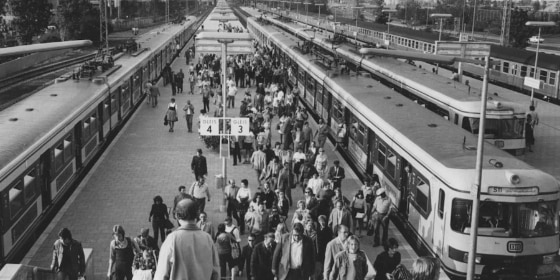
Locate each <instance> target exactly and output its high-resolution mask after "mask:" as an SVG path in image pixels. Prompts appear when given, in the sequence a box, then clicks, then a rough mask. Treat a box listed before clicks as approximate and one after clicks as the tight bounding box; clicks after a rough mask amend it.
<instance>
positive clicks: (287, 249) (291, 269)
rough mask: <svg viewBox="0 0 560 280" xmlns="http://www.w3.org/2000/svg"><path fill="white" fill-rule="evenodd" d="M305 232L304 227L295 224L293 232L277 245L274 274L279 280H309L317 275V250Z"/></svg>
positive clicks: (284, 236)
mask: <svg viewBox="0 0 560 280" xmlns="http://www.w3.org/2000/svg"><path fill="white" fill-rule="evenodd" d="M303 231H304V230H303V225H302V224H300V223H295V224H294V226H293V228H292V232H291V233H286V234H284V235H282V238H280V242H279V243H278V245H276V249H275V250H274V257H273V258H272V273H274V274H275V275H276V277H278V280H286V279H287V280H300V279H308V278H309V277H311V276H312V275H313V274H314V273H315V257H316V253H315V248H314V245H313V241H311V239H310V238H309V237H307V236H305V235H304V234H303ZM293 250H295V251H294V252H292V251H293Z"/></svg>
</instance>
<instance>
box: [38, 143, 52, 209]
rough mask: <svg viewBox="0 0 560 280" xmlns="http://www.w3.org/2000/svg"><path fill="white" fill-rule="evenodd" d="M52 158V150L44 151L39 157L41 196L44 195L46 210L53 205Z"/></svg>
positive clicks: (44, 207)
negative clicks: (51, 186) (51, 184)
mask: <svg viewBox="0 0 560 280" xmlns="http://www.w3.org/2000/svg"><path fill="white" fill-rule="evenodd" d="M51 162H52V159H51V151H50V150H47V151H46V152H44V153H43V154H42V155H41V157H40V158H39V178H40V182H39V184H40V185H41V187H40V188H41V196H42V199H43V200H42V202H43V203H42V205H43V209H42V211H43V212H44V211H45V210H46V209H47V208H49V206H50V205H51V197H52V196H51V188H50V187H49V186H50V182H51V168H52V164H51Z"/></svg>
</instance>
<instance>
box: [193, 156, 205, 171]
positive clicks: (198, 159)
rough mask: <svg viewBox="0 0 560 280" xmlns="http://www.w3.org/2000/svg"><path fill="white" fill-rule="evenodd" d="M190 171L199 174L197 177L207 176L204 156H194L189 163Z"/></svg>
mask: <svg viewBox="0 0 560 280" xmlns="http://www.w3.org/2000/svg"><path fill="white" fill-rule="evenodd" d="M191 169H192V171H193V172H194V173H195V174H199V175H206V174H208V167H207V166H206V158H205V157H204V156H194V157H193V159H192V161H191Z"/></svg>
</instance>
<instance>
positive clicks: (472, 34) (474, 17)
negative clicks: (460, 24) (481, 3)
mask: <svg viewBox="0 0 560 280" xmlns="http://www.w3.org/2000/svg"><path fill="white" fill-rule="evenodd" d="M475 19H476V0H474V9H473V18H472V31H471V36H473V38H474V23H475V21H476V20H475Z"/></svg>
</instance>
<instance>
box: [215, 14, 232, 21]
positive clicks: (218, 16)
mask: <svg viewBox="0 0 560 280" xmlns="http://www.w3.org/2000/svg"><path fill="white" fill-rule="evenodd" d="M208 19H209V20H216V21H239V19H238V18H237V17H236V16H235V15H234V14H224V15H222V14H211V15H210V16H209V17H208Z"/></svg>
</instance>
